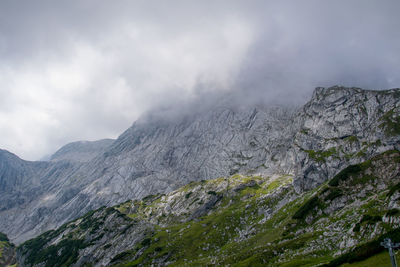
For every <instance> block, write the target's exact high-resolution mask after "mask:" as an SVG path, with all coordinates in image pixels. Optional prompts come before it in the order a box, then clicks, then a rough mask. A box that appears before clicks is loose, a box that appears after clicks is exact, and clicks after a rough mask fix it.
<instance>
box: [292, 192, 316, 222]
mask: <svg viewBox="0 0 400 267" xmlns="http://www.w3.org/2000/svg"><path fill="white" fill-rule="evenodd" d="M318 206H320V200H319V198H318V196H315V197H313V198H311V199H309V200H308V201H307V202H306V203H304V205H303V206H301V207H300V208H299V209H298V210H297V211H296V212H295V214H294V215H293V217H292V218H293V219H296V220H303V219H304V218H305V217H306V216H307V214H308V213H309V212H310V211H312V210H313V209H314V208H315V207H318Z"/></svg>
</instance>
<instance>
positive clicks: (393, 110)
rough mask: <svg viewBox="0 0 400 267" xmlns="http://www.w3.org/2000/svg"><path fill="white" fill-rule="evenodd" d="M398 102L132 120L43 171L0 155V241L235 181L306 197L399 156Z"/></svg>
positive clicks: (345, 97) (340, 96)
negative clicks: (0, 236) (269, 181)
mask: <svg viewBox="0 0 400 267" xmlns="http://www.w3.org/2000/svg"><path fill="white" fill-rule="evenodd" d="M399 97H400V89H393V90H385V91H366V90H362V89H358V88H344V87H331V88H317V89H316V90H315V92H314V94H313V96H312V98H311V100H310V101H309V102H308V103H307V104H306V105H304V106H303V107H290V108H289V107H283V106H274V107H271V106H252V107H249V106H246V107H233V105H226V104H224V105H220V106H216V107H214V108H211V109H209V110H207V111H204V112H200V113H197V114H192V115H188V116H186V117H183V118H179V119H162V118H158V119H157V118H152V119H146V118H142V119H140V120H138V121H137V122H135V123H134V124H133V125H132V127H130V128H129V129H128V130H126V131H125V132H124V133H123V134H122V135H121V136H120V137H119V138H118V139H117V140H115V141H110V140H108V141H99V142H95V143H75V144H70V145H67V146H65V147H63V148H62V149H60V150H59V151H58V152H57V153H55V154H54V155H53V156H52V160H51V161H49V162H26V161H23V160H21V159H18V158H17V157H15V156H10V155H9V154H7V153H8V152H2V153H0V193H1V194H0V200H1V202H0V203H1V204H0V205H1V206H0V231H3V232H5V233H7V235H8V236H9V237H10V239H11V240H12V241H13V242H15V243H20V242H22V241H24V240H26V239H28V238H31V237H33V236H36V235H37V234H39V233H41V232H44V231H46V230H48V229H52V228H55V227H57V226H60V225H61V224H63V223H65V222H67V221H70V220H72V219H75V218H77V217H79V216H81V215H82V214H84V213H85V212H87V211H89V210H92V209H96V208H98V207H100V206H103V205H106V206H110V205H114V204H117V203H119V202H123V201H126V200H128V199H138V198H141V197H144V196H146V195H148V194H155V193H166V192H170V191H172V190H174V189H176V188H178V187H180V186H182V185H184V184H186V183H188V182H190V181H200V180H205V179H211V178H216V177H222V176H225V177H226V176H229V175H232V174H235V173H242V174H263V175H272V174H290V175H294V177H295V180H294V185H295V188H296V191H303V190H308V189H311V188H314V187H316V186H318V185H319V184H321V183H323V182H324V181H326V179H328V178H329V177H332V176H333V174H335V173H337V172H339V171H340V170H341V169H343V168H344V167H346V166H348V165H350V164H355V163H359V162H362V161H364V160H365V159H368V158H369V157H371V156H373V155H376V154H378V153H381V152H383V151H385V150H390V149H393V148H397V149H399V148H400V147H399V142H400V133H399V131H400V130H399V126H398V125H399V124H400V107H399V103H400V98H399ZM3 154H6V155H8V156H2V155H3ZM21 199H22V200H21ZM3 203H6V204H3Z"/></svg>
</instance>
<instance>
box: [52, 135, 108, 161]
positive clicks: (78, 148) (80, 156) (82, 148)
mask: <svg viewBox="0 0 400 267" xmlns="http://www.w3.org/2000/svg"><path fill="white" fill-rule="evenodd" d="M114 141H115V140H113V139H103V140H99V141H92V142H90V141H78V142H73V143H69V144H67V145H65V146H63V147H62V148H60V149H59V150H58V151H57V152H56V153H54V154H53V155H52V156H50V158H49V160H50V161H60V160H69V161H78V162H88V161H90V160H92V159H93V158H95V157H96V156H98V155H100V154H101V153H103V152H105V151H106V150H107V148H108V147H109V146H110V145H111V144H112V143H113V142H114Z"/></svg>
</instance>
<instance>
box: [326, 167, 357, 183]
mask: <svg viewBox="0 0 400 267" xmlns="http://www.w3.org/2000/svg"><path fill="white" fill-rule="evenodd" d="M361 170H362V169H361V166H360V164H357V165H350V166H348V167H347V168H345V169H343V170H342V171H340V172H339V173H338V174H337V175H335V177H333V178H332V179H331V180H330V181H329V183H328V184H329V185H330V186H338V185H339V183H340V182H341V181H346V180H347V179H348V178H349V177H350V176H352V175H355V174H358V173H359V172H361Z"/></svg>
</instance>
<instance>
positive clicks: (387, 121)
mask: <svg viewBox="0 0 400 267" xmlns="http://www.w3.org/2000/svg"><path fill="white" fill-rule="evenodd" d="M380 121H381V122H382V123H381V124H380V125H379V127H380V128H381V129H384V131H385V135H386V136H397V135H400V116H396V115H395V113H394V110H393V109H392V110H390V111H388V112H386V113H385V114H383V116H382V117H381V118H380Z"/></svg>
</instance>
